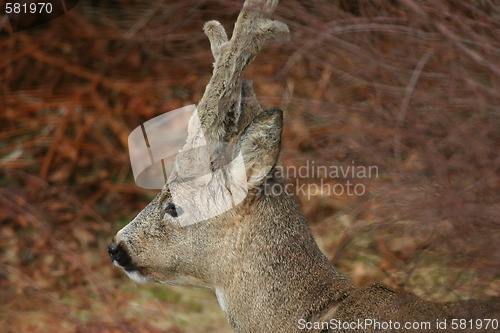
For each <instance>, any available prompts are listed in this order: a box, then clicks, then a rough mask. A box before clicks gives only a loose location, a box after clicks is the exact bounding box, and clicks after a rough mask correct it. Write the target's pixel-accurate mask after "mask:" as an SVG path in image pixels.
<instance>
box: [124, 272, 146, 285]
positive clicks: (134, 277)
mask: <svg viewBox="0 0 500 333" xmlns="http://www.w3.org/2000/svg"><path fill="white" fill-rule="evenodd" d="M123 271H124V272H125V274H127V276H128V277H129V278H130V279H132V280H134V281H135V282H137V283H147V282H149V279H148V278H146V277H144V276H142V275H141V274H139V272H138V271H130V272H127V271H126V270H123Z"/></svg>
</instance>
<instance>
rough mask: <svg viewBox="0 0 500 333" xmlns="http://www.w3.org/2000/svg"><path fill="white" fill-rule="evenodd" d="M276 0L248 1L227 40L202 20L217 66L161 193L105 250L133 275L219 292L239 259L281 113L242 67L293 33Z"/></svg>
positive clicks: (272, 158)
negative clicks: (278, 14)
mask: <svg viewBox="0 0 500 333" xmlns="http://www.w3.org/2000/svg"><path fill="white" fill-rule="evenodd" d="M276 4H277V1H276V0H247V1H246V2H245V4H244V7H243V9H242V11H241V13H240V15H239V17H238V19H237V22H236V24H235V28H234V31H233V34H232V38H231V39H230V40H228V38H227V35H226V32H225V30H224V28H223V27H222V25H221V24H220V23H219V22H217V21H210V22H207V23H206V24H205V26H204V31H205V34H206V35H207V36H208V38H209V40H210V44H211V50H212V54H213V56H214V59H215V63H214V70H213V75H212V77H211V80H210V82H209V83H208V85H207V87H206V90H205V93H204V95H203V97H202V99H201V101H200V103H199V104H198V106H197V108H196V111H195V112H194V114H193V116H192V117H191V120H190V122H189V126H188V136H187V140H186V143H185V145H184V147H183V149H182V151H181V152H180V153H179V154H178V156H177V158H176V160H175V162H174V166H173V169H172V171H171V172H170V174H169V176H168V180H167V182H166V184H165V185H164V187H163V189H162V190H161V192H160V193H159V194H158V195H157V196H156V197H155V199H154V200H153V201H152V202H151V203H150V204H149V205H148V206H147V207H146V208H145V209H144V210H143V211H141V212H140V213H139V214H138V215H137V217H136V218H135V219H134V220H133V221H131V222H130V223H129V224H128V225H127V226H125V227H124V228H123V229H122V230H120V231H119V232H118V233H117V234H116V236H115V237H114V239H113V241H112V243H111V244H110V245H109V248H108V252H109V255H110V257H111V259H112V261H113V263H114V264H116V265H117V266H120V267H122V268H123V269H124V271H125V273H126V274H127V275H128V276H129V277H130V278H132V279H133V280H135V281H138V282H159V283H167V284H180V285H192V286H198V287H207V288H215V287H214V286H215V285H216V284H217V281H216V280H217V279H218V278H220V276H221V271H223V270H224V268H223V267H222V266H224V264H223V263H224V262H227V261H230V260H232V258H231V256H232V254H233V252H234V247H235V245H236V244H235V242H237V237H236V236H235V234H234V232H237V231H236V230H237V229H238V230H239V228H241V223H242V221H244V220H249V221H248V223H251V221H250V220H251V219H258V218H259V216H258V215H259V214H260V213H259V212H258V211H256V210H258V208H257V207H258V206H259V202H261V201H263V200H266V199H265V198H264V197H263V196H262V191H259V187H261V186H262V185H263V184H264V183H265V182H268V181H271V180H272V179H273V173H272V170H273V168H274V166H275V165H276V163H277V160H278V155H279V151H280V142H281V131H282V118H283V116H282V112H281V110H279V109H277V108H273V109H270V110H267V111H263V110H262V109H261V107H260V105H259V103H258V102H257V100H256V97H255V94H254V92H253V87H252V83H251V81H248V80H243V79H242V73H243V70H244V68H245V67H246V66H247V65H248V64H249V63H250V62H251V61H252V60H253V59H254V58H255V56H256V54H257V53H258V52H259V50H260V49H261V48H262V47H263V46H264V45H265V44H266V43H268V42H271V41H284V40H286V39H287V38H288V35H289V32H288V28H287V26H286V25H285V24H283V23H281V22H277V21H273V20H271V19H269V16H270V15H271V13H272V12H273V10H274V8H275V6H276ZM274 181H276V180H274ZM249 210H254V212H252V215H251V217H250V215H249ZM266 213H267V214H269V213H271V212H270V211H268V212H266ZM236 226H238V228H236ZM228 235H232V236H231V237H228ZM207 256H214V257H212V258H217V260H213V259H211V260H207ZM216 276H217V277H216Z"/></svg>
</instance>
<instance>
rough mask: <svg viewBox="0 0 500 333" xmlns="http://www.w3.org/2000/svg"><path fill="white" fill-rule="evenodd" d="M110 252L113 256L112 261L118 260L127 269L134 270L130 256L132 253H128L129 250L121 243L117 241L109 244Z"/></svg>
mask: <svg viewBox="0 0 500 333" xmlns="http://www.w3.org/2000/svg"><path fill="white" fill-rule="evenodd" d="M108 254H109V257H110V258H111V261H116V262H117V263H118V264H119V265H120V266H122V267H123V268H125V270H127V271H133V270H134V265H133V264H132V259H131V258H130V255H129V254H128V252H127V250H126V249H125V248H124V246H123V245H122V244H121V243H119V244H116V243H115V242H112V243H111V244H109V246H108Z"/></svg>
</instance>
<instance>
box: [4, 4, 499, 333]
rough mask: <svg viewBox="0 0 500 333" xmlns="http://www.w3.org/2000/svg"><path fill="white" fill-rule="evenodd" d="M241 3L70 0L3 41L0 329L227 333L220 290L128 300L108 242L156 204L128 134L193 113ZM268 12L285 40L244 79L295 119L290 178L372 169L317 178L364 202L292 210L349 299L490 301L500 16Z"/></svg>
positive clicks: (128, 288) (494, 266) (401, 8)
mask: <svg viewBox="0 0 500 333" xmlns="http://www.w3.org/2000/svg"><path fill="white" fill-rule="evenodd" d="M239 6H240V2H239V1H215V0H214V1H203V0H202V1H194V0H191V1H182V2H175V1H167V2H166V3H165V2H162V3H161V4H160V3H158V4H157V3H144V2H133V1H104V2H95V3H85V4H84V3H80V4H79V5H78V6H77V8H76V9H75V10H72V11H71V12H69V13H68V14H67V15H65V16H63V17H61V18H59V19H56V20H54V21H52V22H50V23H48V24H45V25H42V26H39V27H35V28H32V29H30V30H26V31H21V32H18V33H15V34H12V33H11V32H10V28H9V26H8V23H7V24H5V25H4V26H3V28H2V30H1V31H0V166H1V169H0V181H1V186H2V187H1V188H0V221H1V224H0V253H1V255H0V327H1V328H2V329H1V330H2V331H6V332H20V331H21V332H46V331H53V332H160V331H161V332H191V331H217V332H221V331H223V330H227V324H226V323H225V319H224V318H223V316H222V314H221V312H220V310H219V309H218V306H217V304H216V301H215V299H214V297H213V296H212V295H210V294H208V293H205V292H200V291H192V290H190V289H188V288H180V289H176V288H166V287H162V288H160V287H155V286H138V287H135V285H134V284H133V283H132V282H130V281H128V280H127V278H126V277H124V276H123V274H121V273H120V272H118V271H117V270H114V269H113V268H112V267H110V265H109V260H108V258H107V254H106V246H107V243H108V242H109V240H110V238H111V237H112V235H113V234H114V232H115V231H116V230H117V229H118V228H120V226H121V225H123V224H125V223H126V222H127V221H129V220H130V219H131V218H132V217H133V216H134V214H136V213H137V212H138V211H139V210H140V209H141V208H142V207H143V206H144V205H145V204H146V203H147V202H148V201H149V200H150V199H151V197H152V195H153V193H152V192H148V191H144V190H141V189H139V188H137V187H136V186H135V185H134V183H133V179H132V176H131V172H130V166H129V160H128V154H127V136H128V134H129V133H130V131H131V130H132V129H133V128H135V127H136V126H138V125H139V124H140V123H142V122H144V121H145V120H148V119H150V118H152V117H154V116H156V115H159V114H161V113H164V112H166V111H168V110H172V109H175V108H178V107H180V106H183V105H187V104H192V103H196V102H197V101H198V100H199V99H200V97H201V94H202V93H203V90H204V86H205V84H206V83H207V81H208V78H209V76H210V71H211V61H212V59H211V56H210V52H209V44H208V41H206V39H205V37H204V35H203V34H202V31H201V26H202V24H203V22H204V21H205V20H208V19H213V18H218V19H220V20H221V21H222V22H223V23H224V24H225V25H226V27H229V26H230V25H231V24H232V22H233V21H234V18H235V15H236V13H237V11H238V9H239ZM276 16H277V17H278V18H279V19H281V20H283V21H285V22H286V23H287V24H288V25H289V27H290V29H291V31H292V41H291V42H290V43H288V44H285V45H282V46H276V47H270V48H269V49H267V50H265V52H264V53H263V54H261V55H260V57H258V58H257V60H256V62H255V64H253V65H252V66H250V68H249V70H248V72H247V76H248V77H249V78H252V79H253V80H254V81H255V87H256V90H257V94H258V96H260V97H261V100H262V102H263V103H264V104H265V105H269V106H281V107H282V108H283V109H285V110H286V111H287V113H286V128H285V142H284V152H283V161H284V163H285V164H286V165H295V166H300V165H303V164H305V163H306V161H314V162H315V163H316V164H317V165H327V166H329V165H337V166H340V165H342V166H349V165H353V164H355V165H361V166H370V165H371V166H377V167H378V170H379V177H378V178H371V179H344V178H340V179H339V178H334V179H327V180H326V181H327V182H328V183H329V184H335V183H341V184H345V182H346V181H348V180H351V181H357V182H360V183H362V184H363V185H365V186H366V188H367V193H366V194H365V195H363V196H354V197H349V196H327V195H322V194H316V195H314V196H313V197H312V198H311V199H310V200H308V199H307V198H306V197H301V201H302V204H303V209H304V211H305V213H306V215H307V217H308V219H309V221H310V222H311V225H312V227H313V230H314V231H315V233H316V234H318V235H320V236H319V237H318V241H319V243H320V246H321V247H322V248H323V249H324V250H325V252H326V253H327V255H328V256H329V258H331V260H332V261H333V262H335V263H336V265H337V266H338V267H339V268H340V269H341V270H343V271H345V272H347V273H348V275H349V276H350V277H351V278H353V279H354V280H355V281H356V283H358V284H364V283H367V282H368V281H374V280H377V281H383V282H385V283H387V284H389V285H391V286H402V287H405V288H407V289H410V290H413V291H414V292H416V293H418V294H420V295H423V296H425V297H427V298H433V299H436V300H448V299H457V298H467V297H472V296H474V297H478V296H482V295H498V294H500V285H499V272H500V260H499V259H500V258H499V254H500V244H499V243H498V241H497V240H498V236H499V229H500V225H499V216H500V214H499V207H498V202H499V199H500V198H499V195H498V193H499V186H500V172H499V171H500V170H499V168H500V159H499V158H498V142H500V137H499V136H500V134H499V131H498V128H499V127H500V126H499V125H500V121H499V113H498V105H500V89H499V86H500V85H499V80H500V68H499V67H498V66H499V63H500V61H499V60H500V45H499V42H498V38H497V36H499V35H500V25H499V24H498V22H499V20H498V18H499V16H500V13H499V9H498V7H495V6H494V5H493V2H490V1H487V0H484V1H467V0H461V1H451V0H450V1H443V0H440V1H432V2H424V1H417V0H402V1H398V2H396V1H388V0H387V1H382V0H375V1H370V2H368V1H367V2H361V1H344V0H336V1H333V4H332V1H329V0H328V1H327V0H325V1H321V0H320V1H316V2H314V5H311V4H310V2H308V1H299V0H290V1H286V2H283V3H282V5H281V6H280V7H278V10H277V13H276ZM0 21H2V20H0ZM353 161H354V163H353ZM293 180H294V179H292V181H293ZM301 181H304V180H301ZM307 181H308V182H312V183H314V182H318V181H319V180H318V179H309V180H307Z"/></svg>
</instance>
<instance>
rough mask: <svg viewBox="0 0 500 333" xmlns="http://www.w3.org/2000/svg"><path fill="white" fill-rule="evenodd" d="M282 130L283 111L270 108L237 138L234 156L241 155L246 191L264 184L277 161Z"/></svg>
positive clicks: (258, 116)
mask: <svg viewBox="0 0 500 333" xmlns="http://www.w3.org/2000/svg"><path fill="white" fill-rule="evenodd" d="M282 129H283V111H281V109H279V108H271V109H269V110H266V111H263V112H261V113H260V114H259V115H257V116H256V117H255V118H254V119H253V120H252V122H251V123H250V124H249V125H248V126H247V127H246V128H245V130H244V131H243V133H242V134H241V135H240V137H239V138H238V141H237V143H236V147H235V155H234V156H238V155H239V154H241V156H242V158H243V162H244V165H245V172H246V178H247V185H248V189H252V188H255V187H257V186H259V185H261V184H262V183H263V182H264V179H265V178H266V177H267V175H268V174H269V173H270V172H271V170H272V169H273V167H274V165H275V164H276V162H277V160H278V155H279V153H280V147H281V132H282Z"/></svg>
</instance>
